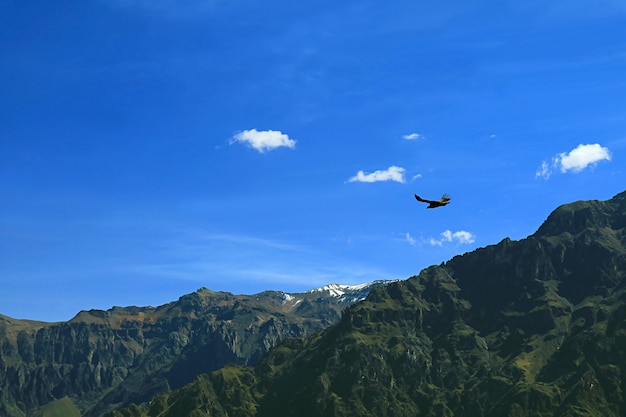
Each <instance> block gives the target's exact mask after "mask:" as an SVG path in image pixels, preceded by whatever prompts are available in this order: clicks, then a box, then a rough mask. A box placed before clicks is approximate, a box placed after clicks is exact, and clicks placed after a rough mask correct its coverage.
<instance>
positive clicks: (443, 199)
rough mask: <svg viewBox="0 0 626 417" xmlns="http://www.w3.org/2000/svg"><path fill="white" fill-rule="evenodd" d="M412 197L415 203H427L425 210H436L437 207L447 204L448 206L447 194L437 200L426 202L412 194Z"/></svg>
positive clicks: (448, 197)
mask: <svg viewBox="0 0 626 417" xmlns="http://www.w3.org/2000/svg"><path fill="white" fill-rule="evenodd" d="M414 195H415V199H416V200H417V201H419V202H421V203H428V207H426V208H437V207H443V206H445V205H447V204H450V196H449V195H448V194H444V195H442V196H441V198H440V199H439V200H426V199H424V198H422V197H420V196H419V195H417V194H414Z"/></svg>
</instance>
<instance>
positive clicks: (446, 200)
mask: <svg viewBox="0 0 626 417" xmlns="http://www.w3.org/2000/svg"><path fill="white" fill-rule="evenodd" d="M448 201H450V196H449V195H448V194H444V195H442V196H441V200H439V202H440V203H447V202H448Z"/></svg>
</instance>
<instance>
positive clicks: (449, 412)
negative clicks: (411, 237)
mask: <svg viewBox="0 0 626 417" xmlns="http://www.w3.org/2000/svg"><path fill="white" fill-rule="evenodd" d="M624 197H626V193H620V194H618V195H616V196H615V197H613V198H612V199H610V200H606V201H586V202H575V203H572V204H568V205H563V206H560V207H558V208H557V209H556V210H555V211H554V212H553V213H551V215H550V216H548V219H546V221H545V222H544V223H543V224H542V225H541V226H540V227H539V229H538V230H537V232H536V233H534V234H533V235H530V236H529V237H527V238H524V239H521V240H519V241H511V240H510V239H504V240H503V241H501V242H500V243H498V244H496V245H490V246H487V247H484V248H479V249H476V250H474V251H472V252H468V253H466V254H463V255H459V256H455V257H453V258H452V259H451V260H449V261H448V262H446V263H443V264H441V265H435V266H431V267H428V268H425V269H424V270H422V271H421V272H420V273H419V274H418V275H416V276H414V277H411V278H409V279H407V280H404V281H398V282H394V283H390V284H389V285H387V286H385V287H380V288H377V289H374V290H373V291H371V292H370V294H369V296H368V297H367V298H366V299H365V300H364V301H362V302H359V303H356V304H354V305H352V306H351V307H349V308H347V309H346V310H344V312H343V314H342V318H341V320H340V321H339V322H338V323H337V324H335V325H332V326H330V327H328V328H326V329H324V330H322V331H321V332H318V333H316V334H314V335H313V336H310V337H308V338H300V339H288V340H286V341H284V342H283V343H281V344H279V345H278V346H277V347H275V348H274V349H272V350H270V351H269V352H268V353H267V354H266V355H265V356H264V357H263V359H262V360H261V361H260V362H259V363H258V364H257V365H256V366H254V367H241V366H229V367H226V368H222V369H220V370H217V371H214V372H213V373H211V374H206V375H202V376H199V377H198V379H196V380H195V381H194V382H193V383H192V384H190V385H188V386H187V387H185V388H183V389H181V390H177V391H174V392H172V393H170V394H167V395H165V396H161V397H158V398H155V399H154V400H153V402H152V403H151V404H150V405H149V406H143V407H138V406H132V407H130V408H127V409H124V410H119V411H114V412H112V413H110V414H108V417H131V416H132V417H156V416H158V417H174V416H179V415H191V414H192V413H198V415H216V416H226V415H228V416H231V417H232V416H238V417H270V416H289V415H300V416H304V417H307V416H311V417H313V416H327V417H339V416H348V415H349V416H363V417H366V416H368V417H369V416H372V417H373V416H376V417H379V416H394V417H398V416H407V417H408V416H428V417H431V416H432V417H435V416H437V417H440V416H444V417H447V416H467V415H471V416H477V417H481V416H482V417H502V416H509V417H523V416H533V417H534V416H542V417H543V416H545V417H548V416H550V417H574V416H578V417H583V416H584V417H587V416H588V417H591V416H598V417H599V416H603V417H613V416H615V417H617V416H623V415H626V403H625V400H624V393H625V391H626V369H625V368H624V366H623V364H624V363H626V256H625V254H626V230H625V226H626V222H624V219H625V218H626V202H625V198H624Z"/></svg>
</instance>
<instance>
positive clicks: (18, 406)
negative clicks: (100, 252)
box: [0, 281, 388, 417]
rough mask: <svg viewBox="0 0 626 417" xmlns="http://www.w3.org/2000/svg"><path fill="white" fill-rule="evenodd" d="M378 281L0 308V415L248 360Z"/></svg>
mask: <svg viewBox="0 0 626 417" xmlns="http://www.w3.org/2000/svg"><path fill="white" fill-rule="evenodd" d="M387 283H388V282H387V281H374V282H371V283H368V284H363V285H355V286H349V285H340V284H329V285H327V286H324V287H322V288H318V289H314V290H311V291H308V292H306V293H298V294H288V293H284V292H280V291H265V292H262V293H259V294H254V295H234V294H230V293H226V292H214V291H211V290H209V289H206V288H201V289H199V290H198V291H196V292H194V293H192V294H188V295H184V296H182V297H180V299H179V300H177V301H175V302H172V303H169V304H166V305H163V306H160V307H124V308H123V307H114V308H112V309H110V310H107V311H102V310H90V311H81V312H80V313H78V314H77V315H76V316H75V317H74V318H72V319H71V320H69V321H67V322H61V323H46V322H38V321H30V320H16V319H13V318H10V317H6V316H2V315H0V415H1V416H6V417H17V416H20V417H23V416H46V415H55V414H56V415H61V416H64V417H70V416H72V415H77V416H80V415H81V414H82V415H83V416H86V417H88V416H100V415H102V414H103V413H104V412H106V411H108V410H111V409H114V408H117V407H120V406H124V405H127V404H131V403H143V402H146V401H150V400H151V399H152V398H153V397H154V396H156V395H158V394H163V393H167V392H169V391H171V390H172V389H177V388H181V387H183V386H184V385H185V384H187V383H189V382H191V381H193V379H194V378H195V377H196V376H198V375H200V374H202V373H206V372H211V371H214V370H216V369H219V368H222V367H223V366H225V365H226V364H228V363H232V364H241V365H254V364H256V363H257V362H258V361H259V360H260V359H261V358H262V357H263V355H264V354H265V353H266V352H267V351H268V350H269V349H271V348H272V347H274V346H276V345H277V344H279V343H280V342H282V341H283V340H285V339H287V338H294V337H306V336H310V335H312V334H314V333H315V332H317V331H319V330H322V329H324V328H326V327H328V326H329V325H330V324H332V323H335V322H337V321H338V320H339V319H340V316H341V311H342V310H343V309H344V308H346V307H347V306H349V305H350V304H353V303H355V302H357V301H360V300H362V299H364V298H365V297H366V296H367V294H368V293H369V291H370V290H371V289H372V288H376V287H378V286H382V285H386V284H387Z"/></svg>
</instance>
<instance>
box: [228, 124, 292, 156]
mask: <svg viewBox="0 0 626 417" xmlns="http://www.w3.org/2000/svg"><path fill="white" fill-rule="evenodd" d="M234 142H242V143H247V144H248V145H250V146H252V147H253V148H254V149H256V150H257V151H259V152H261V153H263V152H265V151H268V150H272V149H276V148H280V147H286V148H291V149H293V148H295V147H296V141H295V140H293V139H290V138H289V136H287V135H286V134H284V133H282V132H281V131H280V130H261V131H258V130H256V129H251V130H244V131H243V132H239V133H237V134H236V135H235V136H233V137H232V139H231V141H230V143H234Z"/></svg>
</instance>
